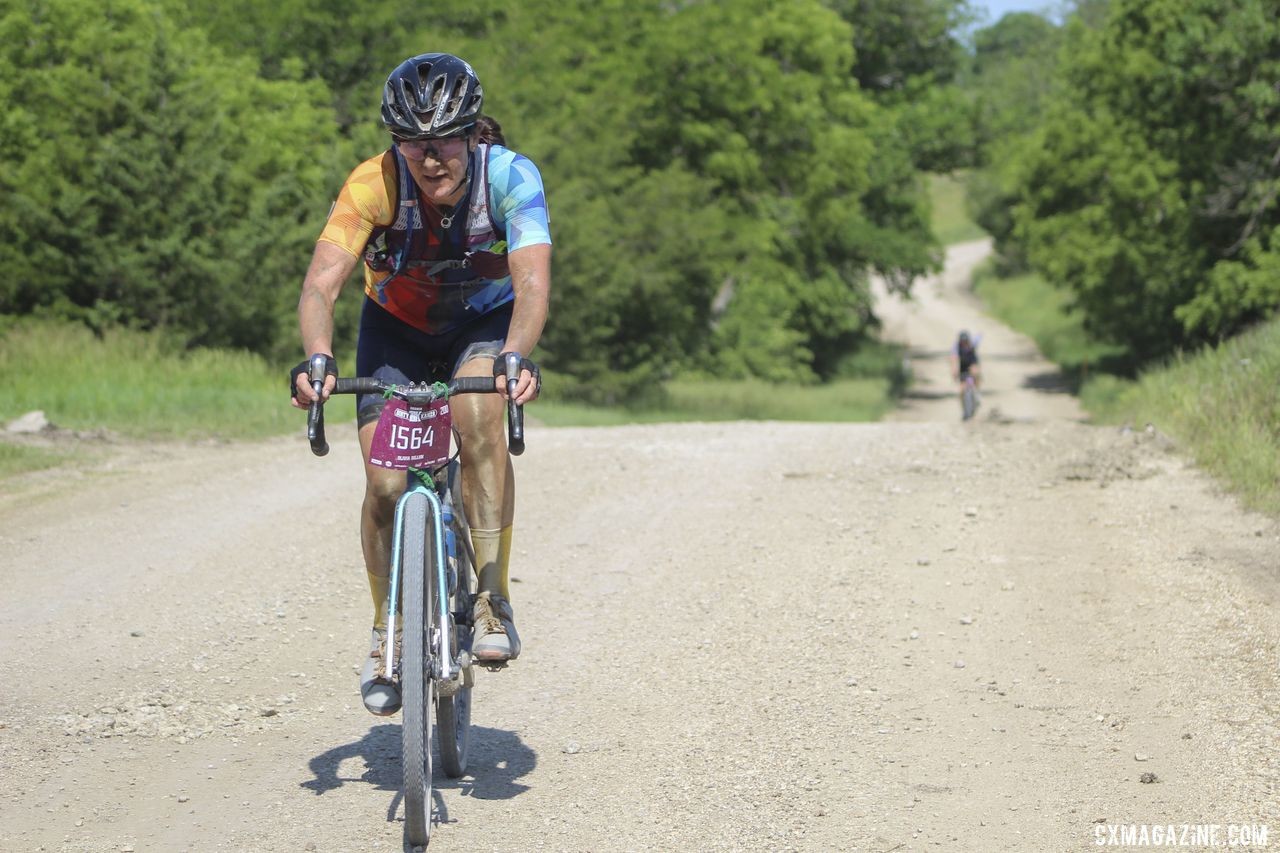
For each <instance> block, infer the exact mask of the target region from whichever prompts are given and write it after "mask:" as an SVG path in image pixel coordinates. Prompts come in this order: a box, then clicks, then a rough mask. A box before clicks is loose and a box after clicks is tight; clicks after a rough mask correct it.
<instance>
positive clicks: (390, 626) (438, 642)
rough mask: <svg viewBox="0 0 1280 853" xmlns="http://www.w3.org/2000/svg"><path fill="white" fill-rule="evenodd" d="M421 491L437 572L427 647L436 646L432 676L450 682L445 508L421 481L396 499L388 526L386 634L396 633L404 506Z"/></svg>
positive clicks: (453, 678)
mask: <svg viewBox="0 0 1280 853" xmlns="http://www.w3.org/2000/svg"><path fill="white" fill-rule="evenodd" d="M416 494H422V495H425V496H426V498H427V505H428V506H429V507H430V508H431V512H430V513H429V523H430V524H431V526H432V527H434V528H435V537H434V551H435V572H436V596H435V599H436V600H435V608H436V619H435V622H436V626H437V627H436V636H434V637H427V638H426V640H427V644H428V645H427V648H429V649H432V650H437V649H438V650H439V653H438V654H433V655H432V656H431V657H432V662H431V669H432V672H431V677H432V678H434V679H436V681H437V682H440V683H442V684H450V683H452V682H454V681H456V680H457V678H458V672H457V671H456V670H455V668H454V666H453V659H454V656H453V648H452V646H453V637H452V636H451V634H452V633H453V632H452V631H450V630H448V626H449V576H448V569H449V563H448V561H447V559H446V555H445V531H444V523H443V518H444V511H443V508H442V506H441V504H440V498H439V496H437V495H436V493H435V492H434V491H432V490H431V489H429V488H427V487H426V486H424V485H422V484H421V483H419V484H415V485H414V486H412V487H411V488H409V489H407V490H406V491H405V493H404V494H403V495H401V496H400V499H399V500H397V501H396V514H395V520H394V522H393V526H392V529H391V572H390V575H391V578H390V584H389V585H390V599H389V601H388V602H387V636H388V637H395V635H396V634H395V630H396V613H397V612H398V611H399V609H400V578H401V576H402V575H403V571H402V567H403V562H404V549H403V547H402V545H401V543H402V542H403V540H404V506H405V503H406V502H408V501H409V500H410V499H411V498H412V497H413V496H414V495H416ZM394 646H395V644H394V641H393V642H390V643H388V644H387V647H388V649H391V648H394ZM400 666H401V663H400V661H399V660H398V659H397V660H396V661H395V668H396V670H397V674H400V673H399V672H398V670H399V669H400Z"/></svg>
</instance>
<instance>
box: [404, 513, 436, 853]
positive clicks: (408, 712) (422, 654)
mask: <svg viewBox="0 0 1280 853" xmlns="http://www.w3.org/2000/svg"><path fill="white" fill-rule="evenodd" d="M403 521H404V528H403V530H404V534H403V535H404V541H403V543H402V544H403V547H402V549H401V559H402V560H403V565H402V566H401V570H400V576H401V578H402V589H401V602H402V604H401V609H402V611H403V614H404V643H403V651H402V652H401V656H400V691H401V697H402V701H403V705H402V706H401V709H402V710H401V715H402V716H401V720H400V734H401V759H402V763H403V766H404V834H405V840H406V841H408V842H409V844H410V845H412V846H415V847H421V846H423V845H425V844H427V842H428V841H430V839H431V705H432V699H433V696H432V693H433V689H432V688H433V685H434V681H432V679H431V678H430V674H429V673H428V672H427V668H428V667H429V666H430V664H431V661H430V658H429V655H428V649H429V646H428V645H427V626H428V625H429V624H430V619H431V614H432V613H434V607H433V595H432V593H433V585H432V584H431V583H429V582H428V580H427V579H428V578H431V577H434V576H435V571H434V567H433V565H432V564H433V563H434V555H435V548H434V542H433V541H432V540H434V538H435V535H434V531H435V530H436V529H437V528H436V525H435V523H434V519H432V518H431V507H430V505H429V502H428V500H427V497H426V496H425V495H422V494H414V495H410V496H409V497H408V498H407V499H406V500H405V505H404V513H403ZM428 531H431V533H428Z"/></svg>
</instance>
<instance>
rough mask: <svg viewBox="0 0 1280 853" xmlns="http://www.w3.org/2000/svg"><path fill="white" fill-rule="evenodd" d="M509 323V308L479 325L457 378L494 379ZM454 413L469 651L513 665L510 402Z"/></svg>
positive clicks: (481, 400) (487, 398) (484, 399)
mask: <svg viewBox="0 0 1280 853" xmlns="http://www.w3.org/2000/svg"><path fill="white" fill-rule="evenodd" d="M510 316H511V315H510V309H509V306H505V307H504V308H501V309H498V310H497V311H494V312H492V313H491V314H490V315H486V316H485V317H483V318H481V319H480V320H477V321H475V323H474V324H473V327H472V328H471V329H469V330H468V334H466V335H465V336H464V337H465V341H460V343H459V347H458V348H459V350H460V352H459V355H458V359H457V361H458V367H457V370H456V375H457V376H492V375H493V360H494V357H495V356H496V355H497V354H498V353H499V352H501V350H502V345H503V341H504V338H505V336H506V328H507V325H508V323H509V322H510ZM464 343H465V346H464V345H463V344H464ZM452 411H453V421H454V426H456V427H457V429H458V434H459V436H460V437H461V445H462V447H461V454H462V457H461V462H462V502H463V506H464V507H465V509H466V514H467V521H468V523H469V524H470V525H471V541H472V545H473V547H474V548H475V555H476V562H475V570H476V577H477V583H476V586H477V601H476V614H475V615H476V631H475V634H474V638H473V641H472V649H471V651H472V655H473V656H475V657H476V658H478V659H480V660H492V661H502V660H509V659H511V658H515V657H516V656H518V655H519V654H520V638H519V635H518V634H517V633H516V630H515V624H514V614H513V612H512V609H511V592H510V588H509V581H508V572H509V566H510V561H511V528H512V522H513V520H514V517H515V473H514V471H513V469H512V465H511V457H510V456H509V455H508V453H507V442H506V426H505V421H504V413H505V411H506V402H505V401H504V400H503V399H502V398H501V397H499V396H497V395H496V394H467V395H460V396H458V397H456V398H454V401H453V407H452Z"/></svg>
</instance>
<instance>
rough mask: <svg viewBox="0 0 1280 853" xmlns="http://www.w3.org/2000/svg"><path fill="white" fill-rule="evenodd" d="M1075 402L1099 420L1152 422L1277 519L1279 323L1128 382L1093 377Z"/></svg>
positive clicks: (1253, 505)
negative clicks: (1079, 403)
mask: <svg viewBox="0 0 1280 853" xmlns="http://www.w3.org/2000/svg"><path fill="white" fill-rule="evenodd" d="M1081 399H1082V402H1083V403H1084V405H1085V407H1086V408H1087V409H1088V410H1089V411H1090V412H1091V413H1093V414H1094V415H1095V416H1096V417H1097V418H1098V419H1099V420H1101V421H1103V422H1105V423H1115V424H1131V425H1133V426H1135V427H1138V426H1142V425H1145V424H1147V423H1151V424H1154V425H1155V427H1156V428H1157V429H1159V430H1161V431H1162V432H1164V433H1166V434H1168V435H1170V436H1172V437H1173V438H1174V439H1175V440H1177V441H1178V442H1180V443H1181V444H1183V445H1184V446H1185V447H1186V448H1187V450H1188V451H1189V452H1190V453H1191V455H1192V456H1193V457H1194V458H1195V460H1196V463H1197V464H1199V465H1200V466H1201V467H1203V468H1204V469H1205V470H1206V471H1209V472H1210V473H1211V474H1213V475H1215V476H1217V477H1220V478H1222V479H1223V480H1225V481H1226V482H1227V483H1229V484H1230V485H1231V487H1232V488H1233V490H1234V491H1236V492H1237V493H1238V494H1239V495H1240V498H1241V500H1242V501H1243V503H1244V504H1245V505H1246V506H1248V507H1250V508H1252V509H1256V510H1260V511H1262V512H1267V513H1270V514H1272V515H1280V319H1275V320H1272V321H1270V322H1268V323H1265V324H1263V325H1261V326H1258V327H1256V328H1254V329H1253V330H1251V331H1249V332H1246V333H1244V334H1242V335H1239V336H1237V337H1235V338H1232V339H1230V340H1228V341H1225V342H1223V343H1222V344H1220V345H1218V346H1214V347H1206V348H1204V349H1202V350H1200V351H1198V352H1194V353H1185V354H1179V355H1177V356H1175V357H1174V358H1172V359H1170V360H1169V361H1168V362H1167V363H1166V364H1164V365H1162V366H1160V367H1157V368H1153V369H1151V370H1147V371H1144V372H1143V373H1142V374H1141V375H1140V376H1139V377H1138V379H1137V380H1136V381H1126V380H1123V379H1118V378H1116V377H1110V376H1099V377H1096V378H1095V379H1093V380H1091V381H1090V382H1089V383H1087V384H1086V385H1085V387H1084V392H1083V394H1082V398H1081Z"/></svg>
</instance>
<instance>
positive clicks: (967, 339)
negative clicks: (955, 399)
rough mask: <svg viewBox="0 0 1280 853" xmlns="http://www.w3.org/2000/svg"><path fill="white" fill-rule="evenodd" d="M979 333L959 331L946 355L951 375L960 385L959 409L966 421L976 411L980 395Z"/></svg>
mask: <svg viewBox="0 0 1280 853" xmlns="http://www.w3.org/2000/svg"><path fill="white" fill-rule="evenodd" d="M981 340H982V336H981V335H972V336H971V335H970V334H969V333H968V332H967V331H963V330H962V331H961V332H960V334H959V335H958V336H957V337H956V342H955V344H953V345H952V347H951V352H950V354H949V356H948V358H949V360H950V362H951V377H952V378H953V379H955V381H957V382H959V383H960V384H961V385H960V410H961V412H962V413H963V414H964V419H965V420H966V421H967V420H969V419H970V418H972V417H973V415H974V413H975V412H977V411H978V406H979V405H981V404H982V397H981V395H980V394H979V393H978V377H979V375H980V372H981V370H982V368H981V366H980V363H979V360H978V342H979V341H981Z"/></svg>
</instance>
